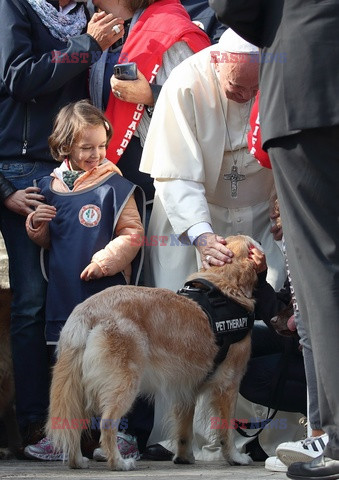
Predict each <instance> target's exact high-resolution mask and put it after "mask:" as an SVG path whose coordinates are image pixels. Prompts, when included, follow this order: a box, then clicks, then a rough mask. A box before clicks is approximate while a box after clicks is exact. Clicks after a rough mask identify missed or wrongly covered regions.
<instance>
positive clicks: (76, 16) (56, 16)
mask: <svg viewBox="0 0 339 480" xmlns="http://www.w3.org/2000/svg"><path fill="white" fill-rule="evenodd" d="M26 1H27V3H29V4H30V6H31V7H32V8H33V9H34V10H35V11H36V13H37V14H38V15H39V17H40V19H41V21H42V23H43V24H44V25H45V26H46V27H47V28H48V29H49V31H50V32H51V34H52V35H53V37H55V38H58V39H59V40H61V41H62V42H67V41H68V39H69V37H75V36H76V35H80V34H81V32H82V30H83V29H84V28H85V26H86V25H87V18H86V15H85V8H84V6H83V5H81V7H80V8H79V9H78V10H77V11H76V12H74V13H69V14H66V15H65V14H64V13H62V12H58V10H56V9H55V8H54V7H53V5H51V4H50V3H48V2H46V0H26Z"/></svg>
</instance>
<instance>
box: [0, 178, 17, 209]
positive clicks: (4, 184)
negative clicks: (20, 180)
mask: <svg viewBox="0 0 339 480" xmlns="http://www.w3.org/2000/svg"><path fill="white" fill-rule="evenodd" d="M16 191H17V189H16V188H15V187H14V185H13V184H12V183H11V182H10V181H9V180H7V178H5V177H4V176H3V175H2V173H0V202H1V203H3V201H4V200H6V198H7V197H9V196H10V195H12V193H14V192H16Z"/></svg>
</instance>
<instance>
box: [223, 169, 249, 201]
mask: <svg viewBox="0 0 339 480" xmlns="http://www.w3.org/2000/svg"><path fill="white" fill-rule="evenodd" d="M245 178H246V176H245V175H241V174H240V173H238V167H237V166H236V165H232V169H231V173H227V174H225V175H224V179H225V180H230V181H231V197H232V198H237V196H238V182H241V180H245Z"/></svg>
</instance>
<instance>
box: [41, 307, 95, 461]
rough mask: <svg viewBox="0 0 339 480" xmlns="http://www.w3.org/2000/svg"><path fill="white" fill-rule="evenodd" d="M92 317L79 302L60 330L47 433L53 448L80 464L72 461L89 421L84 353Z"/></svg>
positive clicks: (75, 456) (76, 456)
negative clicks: (85, 392) (84, 381)
mask: <svg viewBox="0 0 339 480" xmlns="http://www.w3.org/2000/svg"><path fill="white" fill-rule="evenodd" d="M89 317H90V316H89V315H88V312H86V309H84V308H83V306H82V304H80V305H79V306H78V307H76V308H75V309H74V310H73V312H72V314H71V315H70V317H69V319H68V320H67V323H66V324H65V326H64V328H63V329H62V331H61V334H60V339H59V343H58V358H57V362H56V364H55V366H54V369H53V377H52V384H51V391H50V406H49V417H48V421H47V425H46V434H47V437H48V438H50V439H51V440H52V443H53V447H54V449H55V450H58V451H62V452H63V453H64V459H65V458H66V457H67V456H69V463H70V466H73V467H77V465H72V463H73V461H76V460H75V459H76V458H78V457H79V455H80V454H81V451H80V437H81V432H82V431H83V430H84V429H87V428H88V427H89V422H90V420H89V419H88V418H86V408H85V395H84V385H83V355H84V350H85V346H86V340H87V337H88V333H89V330H90V318H89ZM81 458H82V457H81ZM78 461H81V460H80V459H78Z"/></svg>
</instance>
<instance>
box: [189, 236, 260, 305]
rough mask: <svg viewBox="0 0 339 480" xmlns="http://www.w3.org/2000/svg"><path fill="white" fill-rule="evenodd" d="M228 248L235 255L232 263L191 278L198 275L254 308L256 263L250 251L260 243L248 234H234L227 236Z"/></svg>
mask: <svg viewBox="0 0 339 480" xmlns="http://www.w3.org/2000/svg"><path fill="white" fill-rule="evenodd" d="M226 242H227V248H229V249H230V250H232V252H233V254H234V256H233V258H232V262H231V263H225V265H223V266H222V267H216V266H211V267H210V268H209V269H208V270H205V269H203V270H202V271H200V272H199V273H198V274H194V275H191V276H190V277H189V280H194V278H196V277H197V276H200V277H203V278H206V279H207V280H209V281H210V282H212V283H214V285H216V286H217V287H218V288H219V289H220V290H221V291H222V292H223V293H224V294H225V295H227V296H229V297H230V298H232V299H233V300H235V301H236V302H238V303H239V304H241V305H243V306H244V307H245V308H247V309H249V310H253V309H254V300H253V298H252V294H253V289H254V286H255V284H256V282H257V273H256V270H255V263H254V262H253V260H251V258H250V251H251V249H252V248H253V246H255V247H257V248H258V247H259V245H258V244H257V243H256V242H255V241H254V240H253V239H252V238H251V237H248V236H247V235H233V236H230V237H227V238H226Z"/></svg>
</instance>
